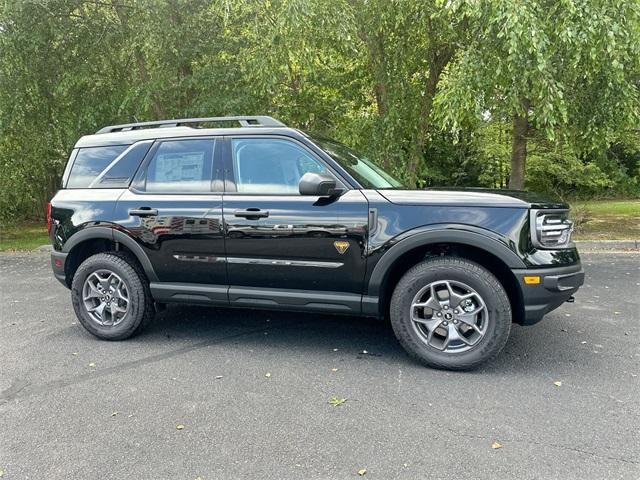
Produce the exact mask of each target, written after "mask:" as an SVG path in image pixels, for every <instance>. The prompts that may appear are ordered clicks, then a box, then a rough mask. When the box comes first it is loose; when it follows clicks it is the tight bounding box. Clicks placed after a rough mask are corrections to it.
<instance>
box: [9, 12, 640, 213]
mask: <svg viewBox="0 0 640 480" xmlns="http://www.w3.org/2000/svg"><path fill="white" fill-rule="evenodd" d="M639 19H640V7H639V5H638V3H637V1H636V0H620V1H616V2H603V1H601V0H580V1H578V2H575V1H569V0H561V1H556V0H535V1H531V2H524V3H523V2H515V3H514V2H509V1H504V0H488V1H485V2H472V1H463V0H454V1H447V2H445V1H443V0H425V1H417V0H266V1H255V0H101V1H95V0H22V1H19V2H16V1H12V0H0V223H2V222H5V223H6V222H7V221H11V220H13V219H20V218H41V217H42V216H43V212H44V209H43V206H44V204H45V203H46V202H47V200H48V199H49V198H50V197H51V196H52V195H53V194H54V192H55V190H56V188H57V186H58V185H59V181H60V177H61V175H62V170H63V168H64V164H65V162H66V158H67V156H68V154H69V152H70V150H71V148H72V147H73V144H74V143H75V141H76V140H77V139H78V137H79V136H81V135H83V134H88V133H92V132H95V131H96V130H97V129H98V128H99V127H101V126H103V125H106V124H111V123H117V122H128V121H131V120H133V119H134V118H135V119H138V120H151V119H156V118H168V117H184V116H210V115H211V116H213V115H231V114H271V115H273V116H275V117H277V118H280V119H282V120H284V121H285V122H286V123H287V124H289V125H292V126H295V127H299V128H303V129H307V130H310V131H314V132H318V133H322V134H325V135H329V136H333V137H335V138H337V139H338V140H341V141H344V142H346V143H349V144H351V145H353V146H354V147H356V148H358V149H360V150H363V152H364V153H366V154H367V155H368V156H370V157H372V158H374V159H376V160H377V161H378V162H379V163H380V164H382V165H383V166H385V167H387V168H389V169H390V170H392V171H394V173H396V174H397V175H400V176H402V177H403V178H405V179H406V180H407V181H408V182H409V183H414V184H416V185H417V186H420V187H424V186H437V185H457V186H474V185H478V186H487V187H497V188H500V187H505V186H506V185H507V181H508V178H509V172H510V155H511V150H512V138H511V131H512V118H513V116H514V114H517V113H520V114H522V113H525V112H524V111H523V105H525V104H523V99H526V100H527V102H529V105H530V107H529V109H527V110H528V111H527V112H526V113H528V115H529V120H530V123H531V128H530V131H529V134H528V139H529V153H530V155H529V162H528V166H527V186H528V187H529V188H533V189H539V190H543V191H546V192H549V193H555V194H559V195H563V196H566V195H569V196H576V195H577V196H592V195H597V196H615V195H621V194H623V195H638V194H639V193H640V191H639V190H640V188H639V187H638V179H639V177H640V171H639V169H640V140H639V137H640V135H639V134H638V130H637V128H638V127H637V125H638V122H639V117H640V111H639V110H640V106H639V103H640V100H639V94H638V88H639V85H640V80H639V79H640V20H639Z"/></svg>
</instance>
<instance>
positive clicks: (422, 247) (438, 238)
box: [366, 229, 525, 323]
mask: <svg viewBox="0 0 640 480" xmlns="http://www.w3.org/2000/svg"><path fill="white" fill-rule="evenodd" d="M442 255H450V256H458V257H462V258H466V259H467V260H471V261H473V262H475V263H477V264H479V265H481V266H482V267H484V268H486V269H487V270H489V271H490V272H491V273H493V274H494V275H495V276H496V278H497V279H498V281H499V282H500V283H501V284H502V286H503V287H504V289H505V291H506V292H507V296H508V297H509V301H510V303H511V308H512V312H513V321H514V322H516V323H520V322H521V320H522V318H523V317H524V298H523V295H522V291H521V289H520V285H519V283H518V280H517V278H516V277H515V275H514V274H513V272H512V269H515V268H524V267H525V264H524V262H523V261H522V259H520V257H518V256H517V255H516V253H515V252H513V251H512V250H510V249H509V248H508V247H507V246H506V245H505V244H504V243H501V241H500V240H499V239H497V238H495V237H494V238H492V237H490V236H487V235H484V234H482V233H478V232H473V231H468V230H464V231H463V230H451V229H447V230H440V229H437V230H436V229H429V230H426V231H425V230H423V231H419V232H415V233H413V234H410V235H408V236H406V237H404V238H403V239H400V240H399V241H398V242H397V243H395V244H394V245H393V246H392V247H391V248H389V249H388V250H387V251H386V252H385V253H384V255H383V256H382V258H380V260H379V261H378V263H377V264H376V266H375V267H374V269H373V272H372V274H371V277H370V279H369V282H368V285H367V293H366V296H367V297H369V298H376V297H377V299H378V302H377V314H378V315H380V316H383V317H386V316H387V314H388V313H389V304H390V300H391V295H392V294H393V291H394V289H395V286H396V285H397V283H398V281H399V280H400V278H401V277H402V275H404V273H405V272H406V271H407V270H408V269H409V268H411V267H412V266H414V265H416V264H417V263H419V262H421V261H422V260H424V259H425V258H428V257H430V256H442Z"/></svg>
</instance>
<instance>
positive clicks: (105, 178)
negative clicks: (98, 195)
mask: <svg viewBox="0 0 640 480" xmlns="http://www.w3.org/2000/svg"><path fill="white" fill-rule="evenodd" d="M149 148H151V142H143V143H137V144H135V145H133V146H132V147H131V148H130V149H129V150H128V151H127V153H126V154H125V155H124V156H123V157H122V158H121V159H120V160H118V162H117V163H116V164H115V165H113V166H112V167H111V168H109V169H108V170H107V171H106V172H105V174H104V175H102V177H101V178H100V179H99V181H98V182H96V183H97V185H96V184H94V185H92V187H93V188H126V187H128V186H129V182H130V181H131V178H132V177H133V175H134V174H135V173H136V170H137V169H138V167H139V166H140V162H142V159H143V158H144V156H145V155H146V154H147V152H148V151H149Z"/></svg>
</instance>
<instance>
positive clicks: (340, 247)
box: [333, 240, 349, 255]
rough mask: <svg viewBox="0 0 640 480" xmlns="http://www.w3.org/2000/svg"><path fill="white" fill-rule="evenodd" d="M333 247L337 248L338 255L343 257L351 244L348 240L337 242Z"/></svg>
mask: <svg viewBox="0 0 640 480" xmlns="http://www.w3.org/2000/svg"><path fill="white" fill-rule="evenodd" d="M333 246H334V247H336V250H337V251H338V253H339V254H340V255H342V254H343V253H344V252H346V251H347V249H348V248H349V242H347V241H346V240H337V241H335V242H333Z"/></svg>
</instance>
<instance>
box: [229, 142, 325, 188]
mask: <svg viewBox="0 0 640 480" xmlns="http://www.w3.org/2000/svg"><path fill="white" fill-rule="evenodd" d="M233 170H234V174H235V179H236V189H237V191H238V192H241V193H264V194H280V195H298V194H299V191H298V183H299V182H300V177H302V176H303V175H304V174H305V173H307V172H324V171H326V169H325V166H324V165H323V164H322V163H320V162H319V161H318V160H316V159H315V158H313V157H312V156H311V155H310V154H309V152H307V151H306V150H305V149H304V148H302V147H300V146H298V145H296V144H295V143H293V142H290V141H287V140H282V139H268V138H247V139H234V140H233Z"/></svg>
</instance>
